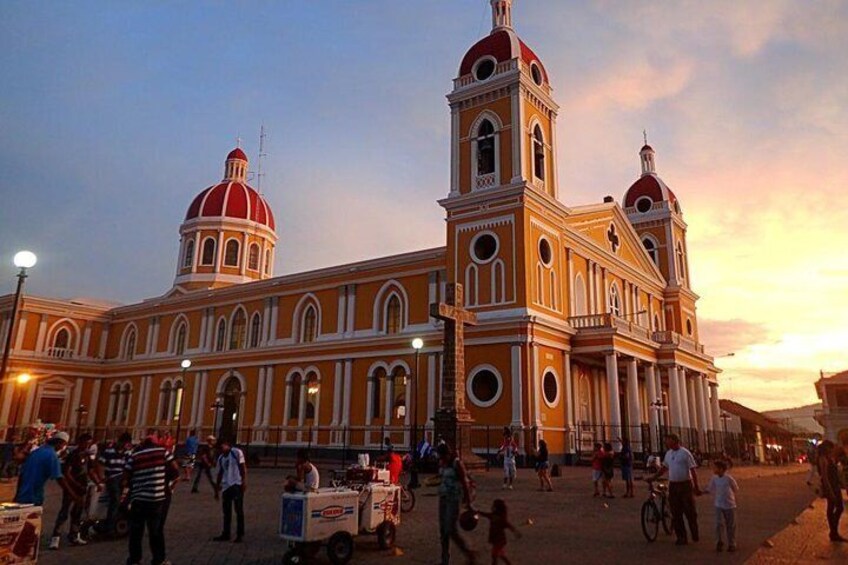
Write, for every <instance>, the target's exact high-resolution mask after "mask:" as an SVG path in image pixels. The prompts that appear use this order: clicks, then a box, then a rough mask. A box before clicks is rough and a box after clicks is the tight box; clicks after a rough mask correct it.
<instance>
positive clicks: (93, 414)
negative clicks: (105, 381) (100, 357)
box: [86, 379, 102, 426]
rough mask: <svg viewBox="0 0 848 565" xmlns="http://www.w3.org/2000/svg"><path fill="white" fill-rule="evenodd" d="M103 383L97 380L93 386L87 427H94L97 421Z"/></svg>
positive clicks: (89, 401)
mask: <svg viewBox="0 0 848 565" xmlns="http://www.w3.org/2000/svg"><path fill="white" fill-rule="evenodd" d="M101 384H102V381H101V380H100V379H96V380H95V381H94V382H93V383H92V384H91V396H90V397H89V400H88V421H87V422H86V425H89V426H94V424H95V422H96V421H97V405H98V404H99V403H100V386H101Z"/></svg>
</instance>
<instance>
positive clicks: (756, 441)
mask: <svg viewBox="0 0 848 565" xmlns="http://www.w3.org/2000/svg"><path fill="white" fill-rule="evenodd" d="M719 406H721V419H722V422H724V424H723V425H724V426H726V427H725V428H724V431H725V435H726V436H728V437H727V438H726V441H725V447H726V449H727V450H728V451H730V452H731V455H734V456H739V457H741V456H743V454H744V453H747V454H749V455H750V456H751V457H752V458H754V460H755V461H772V460H774V459H775V456H776V455H787V456H788V458H792V456H793V441H792V440H793V437H794V434H793V433H792V432H791V431H789V430H787V429H786V428H784V427H783V426H781V425H780V424H778V423H777V422H775V421H774V420H772V419H771V418H768V417H766V416H764V415H763V414H761V413H759V412H757V411H756V410H752V409H751V408H748V407H747V406H743V405H741V404H739V403H738V402H734V401H732V400H727V399H724V398H723V399H721V400H720V401H719Z"/></svg>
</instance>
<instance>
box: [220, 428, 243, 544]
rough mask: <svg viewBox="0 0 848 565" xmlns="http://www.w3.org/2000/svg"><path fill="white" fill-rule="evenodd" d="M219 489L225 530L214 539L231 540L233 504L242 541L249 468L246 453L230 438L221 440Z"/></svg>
mask: <svg viewBox="0 0 848 565" xmlns="http://www.w3.org/2000/svg"><path fill="white" fill-rule="evenodd" d="M217 488H218V491H219V492H220V493H221V499H222V501H223V511H224V530H223V531H222V532H221V535H220V536H218V537H216V538H212V540H213V541H230V532H231V526H232V520H233V505H235V507H236V539H234V540H233V542H235V543H241V541H242V539H243V538H244V492H245V490H247V468H246V466H245V460H244V453H243V452H242V450H241V449H239V448H238V447H233V445H232V442H231V441H230V440H229V439H225V440H222V441H221V454H220V455H219V456H218V487H217Z"/></svg>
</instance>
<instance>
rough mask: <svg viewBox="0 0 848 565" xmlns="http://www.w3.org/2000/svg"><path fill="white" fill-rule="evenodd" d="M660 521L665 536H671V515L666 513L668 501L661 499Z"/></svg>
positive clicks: (664, 498)
mask: <svg viewBox="0 0 848 565" xmlns="http://www.w3.org/2000/svg"><path fill="white" fill-rule="evenodd" d="M660 521H661V522H662V527H663V531H664V532H665V534H666V535H671V513H670V512H669V511H668V500H667V499H666V497H662V500H660Z"/></svg>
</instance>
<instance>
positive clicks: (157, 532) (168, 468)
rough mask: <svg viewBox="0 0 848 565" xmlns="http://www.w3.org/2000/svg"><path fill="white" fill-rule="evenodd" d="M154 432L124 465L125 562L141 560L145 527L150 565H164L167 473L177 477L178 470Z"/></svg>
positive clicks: (129, 564) (131, 454) (133, 564)
mask: <svg viewBox="0 0 848 565" xmlns="http://www.w3.org/2000/svg"><path fill="white" fill-rule="evenodd" d="M157 439H158V438H157V437H156V435H155V434H150V435H148V436H147V437H146V438H145V440H144V442H142V444H141V445H139V446H138V447H137V448H135V449H134V450H133V452H132V453H130V454H129V455H128V456H127V462H126V464H125V465H124V484H125V485H127V486H129V489H130V502H131V506H130V516H129V520H130V542H129V553H130V554H129V558H128V559H127V564H128V565H136V564H140V563H141V558H142V548H141V541H142V539H143V538H144V530H145V527H146V528H147V535H148V537H149V538H150V551H151V553H152V554H153V559H152V561H151V563H152V564H153V565H165V564H166V563H167V561H165V533H164V530H163V528H162V513H163V505H164V503H165V497H166V492H165V491H166V489H167V488H168V484H167V479H166V476H167V474H168V473H169V472H171V473H174V474H176V475H177V476H179V473H180V470H179V468H177V464H176V462H175V461H174V455H173V454H172V453H170V452H168V451H167V450H166V449H165V448H164V447H162V446H160V445H159V444H158V441H157Z"/></svg>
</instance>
